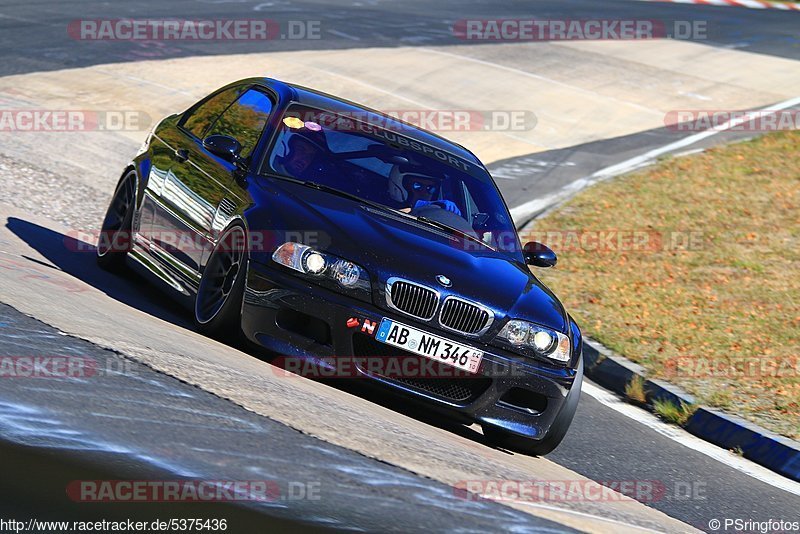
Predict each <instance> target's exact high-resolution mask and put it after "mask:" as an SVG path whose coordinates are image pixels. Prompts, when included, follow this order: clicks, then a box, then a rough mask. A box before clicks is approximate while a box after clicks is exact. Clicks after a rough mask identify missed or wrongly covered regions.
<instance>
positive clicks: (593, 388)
mask: <svg viewBox="0 0 800 534" xmlns="http://www.w3.org/2000/svg"><path fill="white" fill-rule="evenodd" d="M581 391H583V392H584V393H586V394H587V395H589V396H591V397H593V398H594V399H596V400H597V401H598V402H599V403H600V404H602V405H603V406H607V407H609V408H611V409H612V410H614V411H615V412H619V413H620V414H622V415H624V416H625V417H628V418H630V419H633V420H634V421H636V422H637V423H641V424H643V425H645V426H646V427H648V428H651V429H653V430H655V431H656V432H658V433H659V434H661V435H662V436H665V437H667V438H669V439H671V440H672V441H674V442H676V443H679V444H681V445H683V446H684V447H687V448H689V449H692V450H694V451H697V452H699V453H701V454H705V455H706V456H708V457H709V458H712V459H714V460H717V461H718V462H720V463H722V464H724V465H726V466H728V467H731V468H733V469H736V470H737V471H740V472H742V473H744V474H746V475H749V476H751V477H753V478H755V479H756V480H760V481H761V482H764V483H765V484H769V485H770V486H774V487H776V488H778V489H782V490H784V491H787V492H789V493H792V494H794V495H798V496H800V483H797V482H794V481H792V480H789V479H788V478H785V477H783V476H781V475H779V474H777V473H775V472H773V471H770V470H769V469H767V468H766V467H762V466H760V465H758V464H756V463H754V462H751V461H750V460H747V459H745V458H742V457H741V456H736V455H735V454H733V453H732V452H730V451H726V450H725V449H723V448H721V447H717V446H716V445H712V444H711V443H709V442H707V441H705V440H702V439H700V438H698V437H696V436H693V435H692V434H689V433H688V432H686V431H685V430H683V429H682V428H680V427H677V426H674V425H668V424H666V423H664V422H662V421H661V420H660V419H658V418H657V417H656V416H655V415H653V414H651V413H650V412H647V411H645V410H643V409H641V408H637V407H636V406H634V405H632V404H628V403H627V402H624V401H622V400H620V398H619V397H617V396H616V395H614V394H613V393H611V392H610V391H606V390H605V389H603V388H601V387H599V386H597V385H595V384H593V383H592V382H589V381H584V383H583V388H582V390H581Z"/></svg>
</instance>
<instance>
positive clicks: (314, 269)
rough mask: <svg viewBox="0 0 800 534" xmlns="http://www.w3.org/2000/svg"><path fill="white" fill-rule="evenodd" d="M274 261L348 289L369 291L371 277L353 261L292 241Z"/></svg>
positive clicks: (275, 256) (281, 250)
mask: <svg viewBox="0 0 800 534" xmlns="http://www.w3.org/2000/svg"><path fill="white" fill-rule="evenodd" d="M272 260H273V261H274V262H275V263H279V264H281V265H283V266H284V267H288V268H290V269H294V270H295V271H298V272H301V273H303V274H307V275H311V276H314V277H318V278H320V280H332V281H335V282H337V283H338V284H339V285H340V286H341V287H344V288H346V289H364V290H367V291H369V287H370V286H369V277H368V276H367V272H366V271H365V270H364V269H362V268H361V267H359V266H358V265H356V264H355V263H353V262H351V261H348V260H345V259H342V258H339V257H337V256H334V255H333V254H328V253H326V252H320V251H318V250H315V249H313V248H311V247H309V246H308V245H303V244H301V243H294V242H291V241H290V242H288V243H284V244H283V245H281V246H279V247H278V248H277V250H275V252H274V253H273V254H272Z"/></svg>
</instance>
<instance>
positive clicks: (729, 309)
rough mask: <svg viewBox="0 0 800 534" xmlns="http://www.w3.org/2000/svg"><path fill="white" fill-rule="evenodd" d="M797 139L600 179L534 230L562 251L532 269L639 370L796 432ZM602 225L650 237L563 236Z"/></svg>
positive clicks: (751, 144) (799, 314)
mask: <svg viewBox="0 0 800 534" xmlns="http://www.w3.org/2000/svg"><path fill="white" fill-rule="evenodd" d="M798 147H800V132H784V133H777V134H771V135H767V136H763V137H760V138H759V139H756V140H753V141H748V142H744V143H738V144H735V145H730V146H727V147H722V148H717V149H712V150H709V151H708V152H705V153H702V154H696V155H692V156H687V157H681V158H669V159H666V160H664V161H663V162H661V163H659V164H658V165H656V166H654V167H653V168H651V169H648V170H645V171H642V172H639V173H636V174H631V175H627V176H624V177H620V178H617V179H615V180H611V181H608V182H605V183H601V184H598V185H596V186H594V187H592V188H590V189H588V190H586V191H584V192H583V193H581V194H580V195H578V196H577V197H575V198H574V199H572V200H571V201H570V202H568V203H566V204H565V205H564V206H562V207H560V208H559V209H558V210H556V211H555V212H553V213H551V214H549V215H548V216H547V217H545V218H543V219H540V220H538V221H536V222H535V224H534V225H532V228H531V229H530V230H532V231H533V232H534V234H533V237H538V238H539V239H535V240H539V241H544V242H545V243H546V244H549V245H551V247H552V248H553V249H554V250H555V251H556V252H557V253H558V254H559V264H558V266H557V267H556V268H555V269H550V270H545V269H534V273H535V274H536V275H537V276H539V277H540V278H541V279H542V280H543V281H544V282H545V283H547V284H548V285H549V286H550V287H551V288H552V289H553V290H554V291H555V292H556V294H558V295H559V297H560V298H561V299H562V300H563V302H564V304H565V305H566V307H567V309H568V310H569V311H570V313H572V314H573V316H575V318H576V320H577V321H578V323H579V324H580V325H581V328H582V329H583V330H584V332H585V333H586V334H587V335H589V336H590V337H592V338H594V339H597V340H598V341H600V342H601V343H603V344H605V345H607V346H608V347H609V348H611V349H613V350H615V351H617V352H619V353H621V354H623V355H625V356H627V357H628V358H630V359H632V360H633V361H635V362H637V363H639V364H641V365H642V366H644V367H645V369H646V370H647V373H648V376H652V377H655V378H660V379H665V380H667V381H670V382H673V383H677V384H679V385H680V386H682V387H683V388H685V389H686V390H687V391H689V392H690V393H692V394H693V395H694V396H695V397H696V398H697V400H698V402H700V403H704V404H708V405H711V406H716V407H720V408H724V409H725V410H727V411H730V412H733V413H735V414H737V415H740V416H743V417H745V418H747V419H750V420H752V421H755V422H756V423H759V424H761V425H762V426H765V427H767V428H769V429H771V430H773V431H775V432H778V433H780V434H783V435H786V436H789V437H793V438H800V363H798V362H799V361H800V360H798V359H799V358H800V150H798ZM609 231H617V232H628V233H629V234H630V235H633V233H635V232H638V233H639V235H640V236H645V237H646V238H647V245H646V246H639V247H636V246H633V245H631V244H630V243H628V244H626V243H625V242H624V241H619V245H620V246H616V247H614V246H608V244H607V243H606V244H604V245H603V246H601V247H599V248H598V247H597V246H596V243H595V242H593V241H591V240H585V241H583V242H582V241H581V240H580V239H575V238H574V237H575V236H585V235H589V236H598V235H599V234H602V233H603V232H606V233H607V232H609ZM569 236H573V239H571V240H570V239H569ZM522 238H523V240H525V239H526V236H525V235H524V232H523V236H522ZM531 240H534V239H531ZM611 243H612V245H613V244H616V243H617V242H616V241H613V240H612V242H611ZM770 366H772V367H770Z"/></svg>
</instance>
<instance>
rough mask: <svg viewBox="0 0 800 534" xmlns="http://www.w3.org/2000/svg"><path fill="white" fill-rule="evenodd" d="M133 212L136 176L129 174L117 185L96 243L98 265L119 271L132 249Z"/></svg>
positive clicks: (133, 173) (108, 269)
mask: <svg viewBox="0 0 800 534" xmlns="http://www.w3.org/2000/svg"><path fill="white" fill-rule="evenodd" d="M135 209H136V173H135V172H134V171H130V172H129V173H128V174H126V175H125V176H124V177H123V178H122V180H120V181H119V184H117V189H116V190H115V191H114V196H113V197H111V203H110V204H109V206H108V210H107V211H106V216H105V217H104V218H103V224H102V226H101V227H100V236H99V237H98V239H97V248H96V250H97V264H98V265H99V266H100V267H101V268H103V269H105V270H107V271H119V270H120V269H121V268H122V266H123V265H124V264H125V257H126V256H127V255H128V251H129V250H130V249H131V241H132V239H133V236H132V234H133V212H134V211H135Z"/></svg>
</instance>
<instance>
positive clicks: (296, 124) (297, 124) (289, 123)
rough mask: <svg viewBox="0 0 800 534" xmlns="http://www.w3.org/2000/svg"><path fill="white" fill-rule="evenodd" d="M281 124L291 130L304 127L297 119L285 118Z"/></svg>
mask: <svg viewBox="0 0 800 534" xmlns="http://www.w3.org/2000/svg"><path fill="white" fill-rule="evenodd" d="M283 124H285V125H286V126H288V127H289V128H293V129H297V128H302V127H303V126H305V123H304V122H303V121H301V120H300V119H298V118H297V117H286V118H285V119H283Z"/></svg>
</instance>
